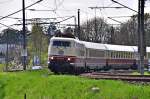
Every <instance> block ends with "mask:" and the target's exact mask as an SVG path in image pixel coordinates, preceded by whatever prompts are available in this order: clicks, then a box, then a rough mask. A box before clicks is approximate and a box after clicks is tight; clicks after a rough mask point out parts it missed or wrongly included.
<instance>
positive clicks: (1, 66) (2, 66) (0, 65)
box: [0, 64, 5, 72]
mask: <svg viewBox="0 0 150 99" xmlns="http://www.w3.org/2000/svg"><path fill="white" fill-rule="evenodd" d="M4 66H5V64H0V72H2V71H3V69H4Z"/></svg>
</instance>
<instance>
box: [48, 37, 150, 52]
mask: <svg viewBox="0 0 150 99" xmlns="http://www.w3.org/2000/svg"><path fill="white" fill-rule="evenodd" d="M51 40H70V41H75V42H78V43H82V44H84V45H85V47H86V48H90V49H100V50H112V51H127V52H137V51H138V47H137V46H125V45H112V44H102V43H94V42H86V41H80V40H79V39H75V38H66V37H52V38H51ZM146 51H147V52H150V47H147V48H146Z"/></svg>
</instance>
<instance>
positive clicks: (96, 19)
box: [94, 9, 98, 42]
mask: <svg viewBox="0 0 150 99" xmlns="http://www.w3.org/2000/svg"><path fill="white" fill-rule="evenodd" d="M96 21H97V18H96V9H95V22H94V23H95V41H96V42H97V41H98V40H97V22H96Z"/></svg>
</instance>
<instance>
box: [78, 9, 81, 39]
mask: <svg viewBox="0 0 150 99" xmlns="http://www.w3.org/2000/svg"><path fill="white" fill-rule="evenodd" d="M80 33H81V31H80V9H78V38H79V39H80Z"/></svg>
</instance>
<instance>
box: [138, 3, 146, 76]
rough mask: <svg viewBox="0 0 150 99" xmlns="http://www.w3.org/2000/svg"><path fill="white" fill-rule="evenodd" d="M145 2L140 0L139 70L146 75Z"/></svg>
mask: <svg viewBox="0 0 150 99" xmlns="http://www.w3.org/2000/svg"><path fill="white" fill-rule="evenodd" d="M144 4H145V0H139V4H138V5H139V8H138V10H139V11H138V39H139V40H138V53H139V58H140V61H139V68H138V69H139V71H140V73H141V75H144V57H145V56H146V44H145V43H146V42H145V33H144Z"/></svg>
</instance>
